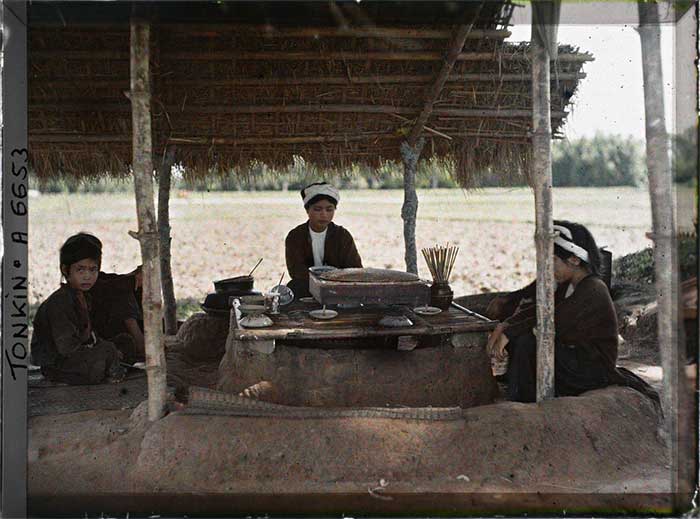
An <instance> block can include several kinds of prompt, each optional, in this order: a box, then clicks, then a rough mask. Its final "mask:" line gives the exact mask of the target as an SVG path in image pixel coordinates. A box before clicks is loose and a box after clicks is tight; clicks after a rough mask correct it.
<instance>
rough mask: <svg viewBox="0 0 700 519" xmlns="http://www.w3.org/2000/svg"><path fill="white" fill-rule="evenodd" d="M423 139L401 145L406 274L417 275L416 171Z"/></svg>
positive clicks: (402, 216)
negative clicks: (411, 143)
mask: <svg viewBox="0 0 700 519" xmlns="http://www.w3.org/2000/svg"><path fill="white" fill-rule="evenodd" d="M424 144H425V139H423V138H422V137H421V138H420V139H418V141H417V142H416V144H415V145H413V146H411V145H410V144H409V143H408V142H402V143H401V159H402V160H403V206H402V207H401V218H402V219H403V239H404V245H405V255H404V259H405V260H406V272H412V273H414V274H418V259H417V257H418V255H417V253H416V215H417V214H418V195H417V194H416V169H417V167H418V159H419V158H420V154H421V152H422V151H423V145H424Z"/></svg>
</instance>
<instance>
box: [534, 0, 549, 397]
mask: <svg viewBox="0 0 700 519" xmlns="http://www.w3.org/2000/svg"><path fill="white" fill-rule="evenodd" d="M537 3H538V4H540V5H543V4H548V3H550V2H537ZM535 8H536V6H535V3H533V10H534V9H535ZM538 23H541V20H538V21H535V15H534V14H533V28H532V31H533V38H532V41H531V53H532V55H531V58H532V157H533V160H532V182H533V188H534V191H535V248H536V250H537V401H538V402H541V401H542V400H546V399H549V398H554V394H555V392H554V233H553V223H552V149H551V139H552V125H551V119H550V117H551V116H550V111H551V106H550V74H549V59H550V53H549V49H548V48H547V46H546V44H545V42H544V41H543V39H542V38H541V37H534V35H535V34H536V31H537V33H539V34H541V32H539V31H543V30H544V25H540V26H539V27H538V26H537V24H538Z"/></svg>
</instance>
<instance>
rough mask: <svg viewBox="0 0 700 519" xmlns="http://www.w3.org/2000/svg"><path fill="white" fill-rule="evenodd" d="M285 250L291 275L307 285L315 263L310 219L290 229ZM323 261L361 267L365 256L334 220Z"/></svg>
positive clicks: (326, 263) (327, 237) (342, 265)
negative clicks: (362, 256) (361, 254)
mask: <svg viewBox="0 0 700 519" xmlns="http://www.w3.org/2000/svg"><path fill="white" fill-rule="evenodd" d="M284 250H285V256H286V259H287V270H288V271H289V276H290V277H291V278H292V280H293V281H295V282H296V283H303V284H304V285H305V286H308V284H309V267H313V265H314V253H313V250H312V249H311V235H310V234H309V222H305V223H303V224H301V225H298V226H296V227H295V228H294V229H292V230H291V231H289V234H288V235H287V239H286V240H285V241H284ZM323 263H324V265H331V266H333V267H338V268H350V267H362V259H361V258H360V255H359V254H358V252H357V248H356V247H355V240H353V238H352V235H351V234H350V233H349V232H348V231H347V230H346V229H344V228H343V227H341V226H339V225H336V224H334V223H333V222H331V223H330V224H328V232H327V233H326V244H325V247H324V253H323Z"/></svg>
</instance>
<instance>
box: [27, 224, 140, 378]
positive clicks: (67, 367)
mask: <svg viewBox="0 0 700 519" xmlns="http://www.w3.org/2000/svg"><path fill="white" fill-rule="evenodd" d="M93 238H94V237H93ZM101 260H102V251H101V248H100V247H99V246H97V245H96V243H95V241H94V239H91V238H90V237H89V235H85V234H77V235H75V236H71V237H70V238H68V239H67V240H66V242H65V243H64V244H63V246H62V247H61V252H60V264H61V274H62V275H63V276H64V277H65V279H66V283H64V284H61V287H60V288H59V289H58V290H56V291H55V292H54V293H53V294H51V295H50V296H49V298H48V299H47V300H46V301H44V302H43V303H42V304H41V305H40V306H39V309H38V310H37V314H36V317H35V319H34V333H33V335H32V363H33V364H35V365H38V366H41V373H42V374H43V375H44V376H45V377H47V378H48V379H49V380H51V381H53V382H64V383H67V384H98V383H100V382H102V381H104V380H105V379H107V380H109V381H110V382H118V381H120V380H122V379H123V378H124V375H125V374H126V370H125V368H124V367H123V366H122V365H121V364H120V361H121V359H122V358H124V353H122V352H121V351H120V350H119V348H118V347H117V345H116V344H115V342H113V341H107V340H105V339H103V338H100V337H98V336H97V335H96V334H95V331H94V329H93V326H92V323H91V319H90V311H91V306H92V302H91V297H90V295H89V293H88V292H89V290H90V289H91V288H92V287H93V285H94V284H95V282H96V281H97V275H98V272H99V270H100V263H101ZM128 342H129V341H121V344H119V346H121V347H122V348H123V349H125V350H127V351H125V353H127V354H132V353H133V352H132V351H128V350H133V341H131V344H128Z"/></svg>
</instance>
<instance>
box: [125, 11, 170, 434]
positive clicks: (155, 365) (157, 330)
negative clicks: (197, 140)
mask: <svg viewBox="0 0 700 519" xmlns="http://www.w3.org/2000/svg"><path fill="white" fill-rule="evenodd" d="M135 10H136V8H135ZM149 35H150V26H149V23H148V22H147V21H145V20H144V19H140V18H137V17H136V16H134V17H133V18H132V20H131V95H130V99H131V107H132V127H133V128H134V131H133V161H132V164H133V172H134V190H135V192H136V211H137V217H138V227H139V230H138V233H134V234H132V236H134V237H135V238H137V239H138V241H139V244H140V246H141V258H142V261H143V314H144V316H143V317H144V319H143V320H144V336H145V341H146V373H147V375H148V419H149V420H150V421H155V420H158V419H160V418H161V417H163V416H164V415H165V398H166V370H165V351H164V347H163V343H162V340H161V336H162V334H161V309H162V308H161V287H160V263H159V260H158V228H157V223H156V212H155V207H154V205H153V178H152V177H153V161H152V158H151V157H152V144H151V84H150V77H149V75H150V71H149V55H150V48H149V47H150V45H149Z"/></svg>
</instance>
